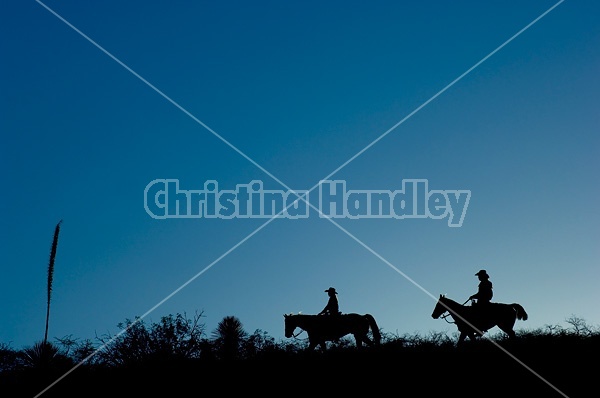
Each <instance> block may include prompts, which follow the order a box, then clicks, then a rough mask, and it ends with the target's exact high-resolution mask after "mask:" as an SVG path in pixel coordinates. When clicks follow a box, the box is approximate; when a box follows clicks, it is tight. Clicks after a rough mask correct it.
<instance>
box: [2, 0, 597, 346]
mask: <svg viewBox="0 0 600 398" xmlns="http://www.w3.org/2000/svg"><path fill="white" fill-rule="evenodd" d="M44 4H46V5H47V6H48V7H50V8H51V9H52V10H54V12H56V13H58V14H59V15H60V16H61V17H62V18H64V19H65V20H66V21H68V22H69V23H71V24H72V25H73V26H75V27H76V28H77V29H79V30H80V31H81V32H82V33H83V34H85V35H87V36H88V37H89V38H90V39H91V40H94V41H95V42H96V43H97V44H98V45H100V46H102V47H103V48H104V49H105V50H106V51H108V52H109V53H110V54H112V55H113V56H114V57H116V58H117V59H118V60H120V61H121V62H122V63H124V64H126V65H127V66H128V67H129V68H131V69H132V70H133V71H135V72H136V73H138V74H139V76H141V77H143V78H144V79H146V80H147V81H148V82H149V83H151V84H152V85H154V86H155V87H156V88H157V89H158V90H160V91H162V92H163V93H164V94H165V95H167V96H168V97H169V98H171V99H172V100H173V101H175V102H176V103H177V104H179V105H180V106H181V107H183V108H184V109H185V110H187V111H188V112H189V113H190V114H191V115H193V116H194V117H196V118H197V119H198V120H200V121H202V123H205V125H206V126H208V127H209V128H210V129H212V130H213V131H214V132H215V133H217V134H219V135H220V136H221V137H223V138H224V139H226V140H227V141H229V142H230V143H231V144H232V145H234V146H235V147H237V148H238V149H239V150H240V151H242V152H243V153H244V154H246V155H247V156H248V157H250V158H251V159H252V160H254V161H255V162H256V163H258V164H259V165H261V166H262V167H264V168H265V169H266V170H268V171H269V172H270V173H272V174H273V175H274V176H276V177H277V178H278V179H280V180H281V181H283V182H284V183H285V184H287V185H288V186H289V187H291V188H292V189H310V188H312V187H313V186H314V185H315V184H316V183H318V181H319V180H320V179H321V178H324V177H325V176H327V175H329V174H330V173H331V172H332V171H334V170H336V169H337V168H338V167H339V166H340V165H341V164H343V163H344V162H346V161H347V160H348V159H349V158H351V157H352V156H354V155H355V154H357V153H358V152H360V151H361V150H363V149H364V148H365V147H366V146H367V145H369V144H370V143H371V142H373V140H375V139H377V138H378V137H380V136H381V135H382V134H383V133H384V132H386V131H387V130H388V129H390V128H391V127H392V126H394V125H396V124H397V123H398V122H399V121H401V120H402V119H403V118H405V117H406V116H407V115H409V114H410V113H411V112H413V111H414V110H415V109H417V108H418V107H419V106H421V105H422V104H424V103H425V102H426V101H428V100H429V99H430V98H432V96H434V95H435V94H436V93H438V92H439V91H440V90H442V89H443V88H444V87H446V86H448V85H449V84H450V83H451V82H453V80H454V79H456V78H457V77H459V76H460V75H461V74H463V73H464V72H465V71H467V70H468V69H469V68H471V67H472V66H473V65H475V64H476V63H477V62H479V61H480V60H482V59H483V58H484V57H486V56H487V55H488V54H490V53H491V52H492V51H493V50H495V49H496V48H498V46H500V45H501V44H502V43H504V42H505V41H506V40H508V39H509V38H511V37H512V36H513V35H515V34H516V33H517V32H519V31H520V30H521V29H522V28H524V27H525V26H527V25H528V24H529V23H530V22H532V21H533V20H535V19H536V18H537V17H538V16H540V15H541V14H543V13H544V12H545V11H546V10H548V9H549V8H551V7H552V6H553V5H554V4H556V2H555V1H526V2H523V1H486V2H481V1H458V2H446V1H410V2H409V1H403V2H379V1H375V2H368V3H367V2H348V1H343V2H341V1H340V2H338V1H335V2H334V1H329V2H316V1H303V2H281V1H279V2H276V1H273V2H265V1H259V2H156V1H150V2H149V1H128V2H122V1H102V2H81V1H54V0H48V1H47V2H45V3H44ZM0 7H2V12H0V21H1V22H0V29H1V33H2V34H1V35H0V43H1V44H0V45H1V51H2V62H1V63H0V67H1V69H2V78H1V80H0V81H1V86H0V92H1V95H0V101H1V108H2V117H1V119H0V131H1V134H2V145H1V146H0V151H1V152H0V159H1V160H0V161H1V162H2V171H3V194H2V197H1V198H0V206H1V210H2V220H3V221H2V226H3V228H2V237H1V239H0V250H1V257H2V278H0V302H2V306H0V319H1V325H2V326H1V327H0V342H2V343H9V344H11V345H12V346H13V347H14V348H21V347H23V346H29V345H32V344H33V343H34V342H36V341H40V340H42V339H43V336H44V326H45V309H46V269H47V262H48V255H49V250H50V244H51V241H52V234H53V232H54V227H55V225H56V223H57V222H58V221H59V220H60V219H62V220H64V221H63V224H62V229H61V235H60V242H59V247H58V254H57V258H56V265H55V274H54V286H53V287H54V291H53V296H52V297H53V300H52V307H51V318H50V330H49V336H50V337H51V338H54V337H63V336H66V335H72V336H73V337H76V338H79V339H84V338H90V339H94V337H95V336H96V335H102V334H105V333H112V334H114V333H116V332H118V330H119V329H118V328H117V324H118V323H119V322H122V321H124V320H126V319H128V318H129V319H132V318H134V317H135V316H140V315H142V314H145V313H147V312H148V311H149V310H151V309H152V308H154V307H155V306H156V305H157V304H158V303H160V302H161V301H162V300H163V299H165V298H166V297H167V296H169V295H170V294H171V293H173V292H174V291H175V290H176V289H178V288H180V287H181V286H182V285H183V284H185V283H186V282H188V281H190V279H191V278H194V277H195V276H197V277H196V278H195V279H194V280H193V281H191V282H190V283H189V284H188V285H187V286H185V287H184V288H183V289H181V290H180V291H179V292H177V293H176V294H175V295H173V296H172V297H171V298H169V299H168V300H167V301H165V302H164V303H163V304H161V305H159V306H158V307H156V308H155V309H154V310H152V311H151V312H150V313H149V314H148V315H147V316H146V318H145V320H146V321H147V322H153V321H158V320H159V319H160V317H161V316H163V315H166V314H175V313H186V314H188V315H192V314H193V313H194V312H195V311H203V314H204V318H203V322H204V323H205V326H206V330H207V333H210V332H211V331H212V330H214V328H215V327H216V326H217V323H218V322H219V321H220V320H221V319H223V317H225V316H229V315H233V316H236V317H238V318H239V319H240V320H241V322H242V323H243V325H244V328H245V329H246V330H247V331H248V332H250V333H251V332H254V331H255V330H257V329H260V330H262V331H265V332H267V333H268V334H269V335H271V336H272V337H275V338H276V339H278V340H279V339H282V340H283V339H285V338H284V337H283V314H284V313H289V312H299V311H302V312H303V313H316V312H318V311H320V310H321V309H322V308H323V306H324V305H325V303H326V301H327V294H326V293H325V292H324V290H325V289H327V288H328V287H329V286H334V287H335V288H336V289H337V290H338V292H339V300H340V307H341V310H342V311H343V312H359V313H367V312H368V313H371V314H373V315H374V317H375V318H376V320H377V321H378V323H379V326H380V327H381V328H382V330H383V332H386V333H392V334H400V335H402V334H405V333H406V334H413V333H420V334H423V335H425V334H428V333H429V332H431V331H448V332H449V333H453V332H454V330H455V329H454V327H453V326H452V325H448V324H446V323H445V322H444V321H442V320H433V319H432V318H431V316H430V314H431V312H432V310H433V307H434V305H435V298H436V297H437V296H438V295H439V294H440V293H445V294H447V295H448V296H449V297H451V298H454V299H455V300H457V301H459V302H462V301H464V300H466V299H467V298H468V297H469V296H470V295H471V294H473V293H474V292H475V291H476V287H477V283H478V280H477V277H475V276H474V273H475V272H476V271H477V270H479V269H481V268H485V269H487V270H488V272H489V274H490V275H491V280H492V282H493V283H494V287H495V296H494V301H498V302H518V303H520V304H522V305H523V306H524V307H525V309H526V310H527V311H528V313H529V315H530V318H529V320H528V321H526V322H522V321H519V322H518V323H517V328H518V329H534V328H539V327H544V326H545V325H563V326H566V324H565V322H564V321H565V319H567V318H568V317H570V316H573V315H575V316H578V317H581V318H583V319H585V320H586V321H588V322H589V324H591V325H599V324H600V311H599V310H598V303H600V290H599V289H598V281H599V279H600V278H599V277H600V268H599V264H598V258H599V249H598V248H599V245H598V236H599V234H598V233H599V228H600V227H599V225H600V211H599V206H598V200H599V198H600V188H599V185H598V166H599V149H600V138H599V134H598V133H599V131H600V129H599V128H600V116H599V115H600V112H599V106H598V105H599V104H600V73H599V72H600V51H599V49H600V25H599V24H598V18H597V17H598V15H600V4H599V3H598V2H595V1H570V0H567V1H564V2H563V3H562V4H560V5H558V6H557V7H556V8H555V9H554V10H552V11H551V12H549V13H548V14H547V15H546V16H545V17H544V18H542V19H541V20H539V21H538V22H537V23H536V24H534V25H533V26H531V27H530V28H529V29H527V30H526V31H525V32H523V33H522V34H521V35H519V36H518V37H516V38H515V39H514V40H513V41H511V42H510V43H508V44H507V45H506V46H504V47H503V48H502V49H500V50H499V51H498V52H497V53H495V54H494V55H492V56H491V57H489V58H488V59H487V60H486V61H485V62H483V63H482V64H481V65H479V66H478V67H477V68H475V69H474V70H472V71H471V72H470V73H469V74H467V75H466V76H464V77H463V78H462V79H461V80H460V81H458V82H456V83H455V84H454V85H452V86H451V87H450V88H448V89H447V90H446V91H445V92H443V93H442V94H441V95H439V96H438V97H437V98H435V99H434V100H433V101H431V102H429V103H428V104H427V105H426V106H425V107H423V108H422V109H421V110H420V111H419V112H417V113H415V114H414V115H413V116H412V117H410V118H409V119H407V120H406V121H405V122H404V123H402V124H401V125H399V126H398V127H397V128H396V129H394V130H393V131H392V132H390V133H389V134H388V135H387V136H385V137H384V138H383V139H381V140H380V141H379V142H377V143H376V144H375V145H373V146H372V147H370V148H369V149H368V150H367V151H365V152H364V153H362V154H361V155H360V156H359V157H357V158H356V159H355V160H353V161H352V162H351V163H349V164H348V165H347V166H346V167H344V168H343V169H341V170H339V171H338V172H337V173H336V174H335V175H334V176H333V177H334V178H336V179H343V180H346V182H347V184H348V187H349V189H375V190H397V189H401V188H402V180H403V179H409V178H419V179H427V180H428V181H429V185H430V189H442V190H453V189H465V190H470V191H471V195H472V196H471V200H470V203H469V206H468V209H467V214H466V217H465V219H464V223H463V225H462V226H461V227H460V228H450V227H449V226H448V224H447V222H446V221H445V220H432V219H412V220H409V219H404V220H398V219H360V220H349V219H337V220H336V222H337V223H339V225H340V226H342V227H343V228H345V229H346V230H347V231H348V232H349V233H351V234H352V235H354V236H355V237H356V238H357V239H358V240H360V241H361V242H363V243H364V245H366V246H367V247H369V248H370V249H371V250H373V252H375V253H377V254H378V255H379V256H380V257H378V256H376V255H375V254H374V253H373V252H371V251H369V250H367V249H366V248H365V246H362V245H361V244H359V243H358V242H357V241H356V240H353V239H352V238H350V237H349V236H348V235H347V234H345V233H344V232H343V231H342V230H340V229H339V228H337V227H336V226H335V225H334V224H333V223H331V222H329V221H328V220H326V219H322V218H319V217H318V215H317V214H316V213H315V212H314V211H312V212H311V216H310V217H309V218H307V219H300V220H290V219H278V220H274V221H273V222H271V223H270V224H268V225H267V226H266V227H264V228H263V229H261V230H260V231H259V232H257V233H255V234H254V235H253V236H252V237H251V238H249V239H248V240H246V241H245V242H244V243H243V244H241V245H239V246H238V247H237V248H236V249H235V250H233V251H230V252H229V254H227V255H226V256H225V257H223V258H222V259H221V260H219V261H218V262H217V263H215V264H214V265H213V266H212V267H210V268H209V269H207V270H206V271H205V272H203V273H202V271H203V270H205V269H206V267H207V266H209V265H210V264H211V263H213V262H214V261H215V260H217V259H218V258H219V257H220V256H222V255H223V254H224V253H227V252H228V251H229V250H230V249H231V248H232V247H233V246H235V245H236V244H238V243H239V242H240V241H241V240H242V239H244V238H245V237H247V236H248V235H249V234H251V233H253V231H255V230H256V229H257V228H259V227H260V226H261V225H262V224H263V223H264V222H265V221H266V220H265V219H232V220H223V219H167V220H156V219H153V218H151V217H150V216H149V215H148V214H147V213H146V211H145V210H144V198H143V196H144V188H145V187H146V185H147V184H148V183H149V182H150V181H152V180H154V179H160V178H172V179H179V180H180V182H181V184H183V185H185V186H186V187H188V188H189V189H199V188H201V187H202V184H203V183H204V181H206V180H217V181H218V182H219V184H220V185H221V186H222V187H223V188H225V189H233V188H234V187H235V185H236V184H245V183H248V182H250V181H251V180H262V181H263V183H264V186H265V188H268V189H283V188H282V187H281V185H279V184H278V183H277V182H275V181H274V180H273V179H272V178H271V177H270V176H268V175H267V174H265V173H264V172H263V171H262V170H260V169H259V168H257V167H256V166H255V165H253V164H252V163H250V162H249V161H248V160H247V159H245V158H244V157H243V156H241V155H240V154H239V153H237V152H236V151H234V150H233V149H232V148H231V147H229V146H227V145H226V144H225V143H224V142H223V141H222V140H220V139H219V138H217V137H216V136H215V135H213V134H212V133H211V132H210V131H208V130H207V129H206V128H205V127H204V126H202V125H200V124H199V123H197V122H196V121H194V120H193V119H192V118H191V117H190V115H187V114H186V113H185V112H183V111H182V110H181V109H179V108H177V107H176V106H174V105H173V104H172V103H170V102H169V101H168V100H167V99H165V98H164V97H163V96H161V95H159V94H158V93H157V92H156V91H155V90H153V89H152V88H151V87H149V86H148V85H147V84H146V83H144V82H143V81H141V80H140V79H139V78H138V77H136V76H135V75H134V74H132V73H131V72H130V71H128V70H127V69H125V68H124V67H123V65H120V64H119V63H118V62H116V61H115V60H114V59H112V58H111V57H110V56H108V55H107V54H106V53H104V52H103V51H101V50H100V49H99V48H98V47H96V46H94V45H93V44H92V43H91V42H90V41H88V40H86V39H85V38H84V37H82V35H80V34H79V33H77V32H76V31H75V30H73V29H72V28H71V27H69V26H68V25H67V24H65V23H64V22H63V21H61V20H60V19H59V18H58V17H57V16H55V15H53V14H52V13H51V12H50V11H49V10H47V9H46V8H44V7H43V6H42V5H40V4H39V3H38V2H36V1H33V0H31V1H8V2H3V3H2V5H1V6H0ZM311 198H312V196H311ZM382 259H385V261H382ZM386 261H387V262H388V263H386ZM199 273H201V274H200V275H199ZM494 330H495V329H494Z"/></svg>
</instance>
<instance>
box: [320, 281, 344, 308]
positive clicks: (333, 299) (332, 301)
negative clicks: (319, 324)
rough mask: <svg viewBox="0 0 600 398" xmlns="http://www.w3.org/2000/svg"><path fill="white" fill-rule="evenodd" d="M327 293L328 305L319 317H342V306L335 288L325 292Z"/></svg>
mask: <svg viewBox="0 0 600 398" xmlns="http://www.w3.org/2000/svg"><path fill="white" fill-rule="evenodd" d="M325 293H327V294H329V301H327V305H326V306H325V308H323V311H321V312H319V315H340V314H341V312H340V306H339V303H338V299H337V296H336V294H337V292H336V291H335V289H334V288H333V287H330V288H329V289H327V290H325Z"/></svg>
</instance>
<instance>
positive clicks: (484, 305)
mask: <svg viewBox="0 0 600 398" xmlns="http://www.w3.org/2000/svg"><path fill="white" fill-rule="evenodd" d="M475 276H477V277H478V278H479V281H480V282H479V286H478V289H477V293H475V294H474V295H472V296H471V297H469V300H476V301H474V305H473V308H474V309H475V310H476V311H477V312H478V313H479V314H480V315H481V314H482V313H483V312H484V311H485V310H487V309H488V305H489V304H490V301H491V300H492V297H493V296H494V292H493V291H492V282H491V281H490V276H489V275H488V273H487V271H486V270H484V269H482V270H479V272H477V273H476V274H475Z"/></svg>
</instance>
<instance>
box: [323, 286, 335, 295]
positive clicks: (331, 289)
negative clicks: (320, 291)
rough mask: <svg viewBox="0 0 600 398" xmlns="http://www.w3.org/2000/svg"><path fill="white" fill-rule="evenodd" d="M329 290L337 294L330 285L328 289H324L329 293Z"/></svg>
mask: <svg viewBox="0 0 600 398" xmlns="http://www.w3.org/2000/svg"><path fill="white" fill-rule="evenodd" d="M329 292H331V293H335V294H337V292H336V291H335V289H334V288H332V287H330V288H329V289H327V290H325V293H329Z"/></svg>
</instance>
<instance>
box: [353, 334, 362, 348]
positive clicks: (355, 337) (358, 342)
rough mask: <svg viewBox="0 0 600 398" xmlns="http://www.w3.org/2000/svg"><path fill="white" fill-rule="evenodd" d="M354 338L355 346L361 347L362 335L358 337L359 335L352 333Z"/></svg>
mask: <svg viewBox="0 0 600 398" xmlns="http://www.w3.org/2000/svg"><path fill="white" fill-rule="evenodd" d="M354 340H355V341H356V347H357V348H362V346H363V339H362V337H360V336H359V335H357V334H355V335H354Z"/></svg>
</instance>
